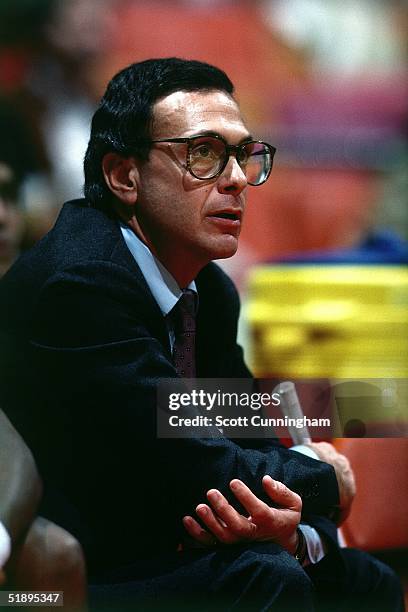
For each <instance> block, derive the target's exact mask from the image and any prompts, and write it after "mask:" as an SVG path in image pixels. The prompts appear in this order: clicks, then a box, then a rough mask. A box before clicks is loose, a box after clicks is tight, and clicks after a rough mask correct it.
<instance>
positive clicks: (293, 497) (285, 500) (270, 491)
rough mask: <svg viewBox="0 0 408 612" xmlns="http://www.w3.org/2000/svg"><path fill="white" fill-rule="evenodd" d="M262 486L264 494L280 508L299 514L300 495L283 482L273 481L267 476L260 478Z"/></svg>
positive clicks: (300, 505) (300, 506) (300, 507)
mask: <svg viewBox="0 0 408 612" xmlns="http://www.w3.org/2000/svg"><path fill="white" fill-rule="evenodd" d="M262 486H263V488H264V489H265V493H267V495H268V496H269V497H270V498H271V499H272V500H273V501H274V502H275V503H277V504H279V506H281V507H282V508H288V509H290V510H295V511H296V512H300V510H301V509H302V499H301V497H300V495H298V494H297V493H295V492H294V491H292V490H291V489H289V488H288V487H287V486H286V485H284V484H283V482H280V481H279V480H274V479H273V478H271V477H270V476H269V475H266V476H264V477H263V478H262Z"/></svg>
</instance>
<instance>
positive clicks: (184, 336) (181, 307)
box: [171, 289, 196, 378]
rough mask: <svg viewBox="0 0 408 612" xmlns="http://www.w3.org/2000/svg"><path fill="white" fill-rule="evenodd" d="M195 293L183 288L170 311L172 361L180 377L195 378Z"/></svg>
mask: <svg viewBox="0 0 408 612" xmlns="http://www.w3.org/2000/svg"><path fill="white" fill-rule="evenodd" d="M195 315H196V295H195V293H194V291H192V290H191V289H184V291H183V295H182V296H181V297H180V299H179V301H178V302H177V304H176V305H175V306H174V308H173V309H172V311H171V316H172V319H173V321H174V332H175V339H174V347H173V361H174V366H175V368H176V370H177V374H178V375H179V376H181V377H182V378H195V375H196V367H195V335H196V321H195Z"/></svg>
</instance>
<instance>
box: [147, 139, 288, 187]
mask: <svg viewBox="0 0 408 612" xmlns="http://www.w3.org/2000/svg"><path fill="white" fill-rule="evenodd" d="M151 142H152V143H166V142H169V143H173V142H174V143H186V144H187V154H186V168H187V170H188V171H189V172H190V174H192V175H193V176H194V177H195V178H197V179H200V180H202V181H204V180H208V179H213V178H215V177H217V176H220V174H222V172H223V171H224V168H225V166H226V165H227V163H228V159H229V157H230V155H232V154H233V155H235V158H236V160H237V162H238V164H239V167H240V168H241V170H242V171H243V172H244V174H245V176H246V179H247V182H248V184H249V185H253V186H258V185H262V183H264V182H265V181H266V180H267V179H268V177H269V175H270V173H271V170H272V162H273V156H274V155H275V152H276V149H275V147H273V146H272V145H270V144H267V143H266V142H262V141H261V140H250V141H247V142H243V143H242V144H240V145H230V144H228V143H227V141H226V140H225V139H224V138H223V137H222V136H219V135H218V134H214V135H211V136H207V135H200V134H199V135H197V136H187V137H185V138H166V139H164V138H163V139H160V140H152V141H151Z"/></svg>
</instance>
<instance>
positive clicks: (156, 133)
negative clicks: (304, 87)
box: [135, 91, 249, 278]
mask: <svg viewBox="0 0 408 612" xmlns="http://www.w3.org/2000/svg"><path fill="white" fill-rule="evenodd" d="M205 132H212V133H215V134H219V135H220V136H222V137H223V138H225V140H226V141H227V142H228V143H229V144H233V145H237V144H239V143H241V141H243V140H245V139H247V138H248V136H249V132H248V130H247V128H246V126H245V124H244V122H243V119H242V117H241V113H240V111H239V108H238V106H237V104H236V102H235V101H234V100H233V99H232V98H231V97H230V96H229V95H227V94H226V93H223V92H220V91H211V92H182V91H179V92H175V93H173V94H171V95H169V96H166V97H165V98H163V99H162V100H160V101H158V102H157V103H156V104H155V106H154V111H153V125H152V140H158V139H164V138H177V137H185V136H194V135H197V134H203V133H205ZM186 150H187V145H186V144H173V143H172V144H166V143H160V144H154V145H153V146H152V149H151V152H150V157H149V160H148V161H147V162H144V163H141V164H139V170H140V173H139V182H138V194H137V202H136V206H135V213H136V218H137V224H138V228H137V229H136V231H137V233H138V234H139V236H140V237H142V239H143V240H144V241H145V242H146V244H147V245H148V246H149V247H150V248H151V250H152V251H153V252H154V253H155V254H156V255H157V256H158V258H159V259H160V260H161V261H162V263H163V264H164V265H165V266H166V267H167V268H168V269H169V270H170V272H172V273H173V275H175V276H176V278H177V274H175V273H176V272H177V270H178V269H179V268H183V269H184V270H185V269H187V268H191V270H192V271H193V273H194V274H195V273H197V272H198V270H199V269H200V268H201V267H202V266H204V265H206V264H207V263H208V262H209V261H211V260H212V259H220V258H225V257H231V256H232V255H233V254H234V253H235V251H236V250H237V247H238V238H239V234H240V231H241V224H242V218H243V213H244V208H245V200H246V186H247V181H246V178H245V175H244V173H243V172H242V170H241V168H240V167H239V165H238V163H237V161H236V159H235V157H234V156H231V157H230V158H229V160H228V163H227V166H226V168H225V169H224V171H223V172H222V174H221V175H220V176H218V177H216V178H213V179H206V180H199V179H197V178H195V177H193V176H192V175H191V174H190V173H189V172H188V170H187V169H186V168H185V160H186ZM226 214H231V215H235V218H233V219H231V218H225V215H226Z"/></svg>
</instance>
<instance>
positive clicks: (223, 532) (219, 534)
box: [196, 504, 238, 544]
mask: <svg viewBox="0 0 408 612" xmlns="http://www.w3.org/2000/svg"><path fill="white" fill-rule="evenodd" d="M196 512H197V514H198V516H199V517H200V519H201V520H202V522H203V523H204V525H205V526H206V527H207V528H208V529H209V531H210V532H211V533H212V534H213V535H214V536H215V537H216V538H217V540H219V541H220V542H223V543H224V544H233V543H234V542H237V541H238V536H237V535H235V533H234V532H233V531H231V530H230V529H229V528H228V527H227V526H225V525H223V524H222V523H221V522H220V520H219V519H218V518H217V516H216V514H215V513H214V511H213V510H212V509H211V508H210V507H209V506H207V505H206V504H199V505H198V506H197V508H196Z"/></svg>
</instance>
